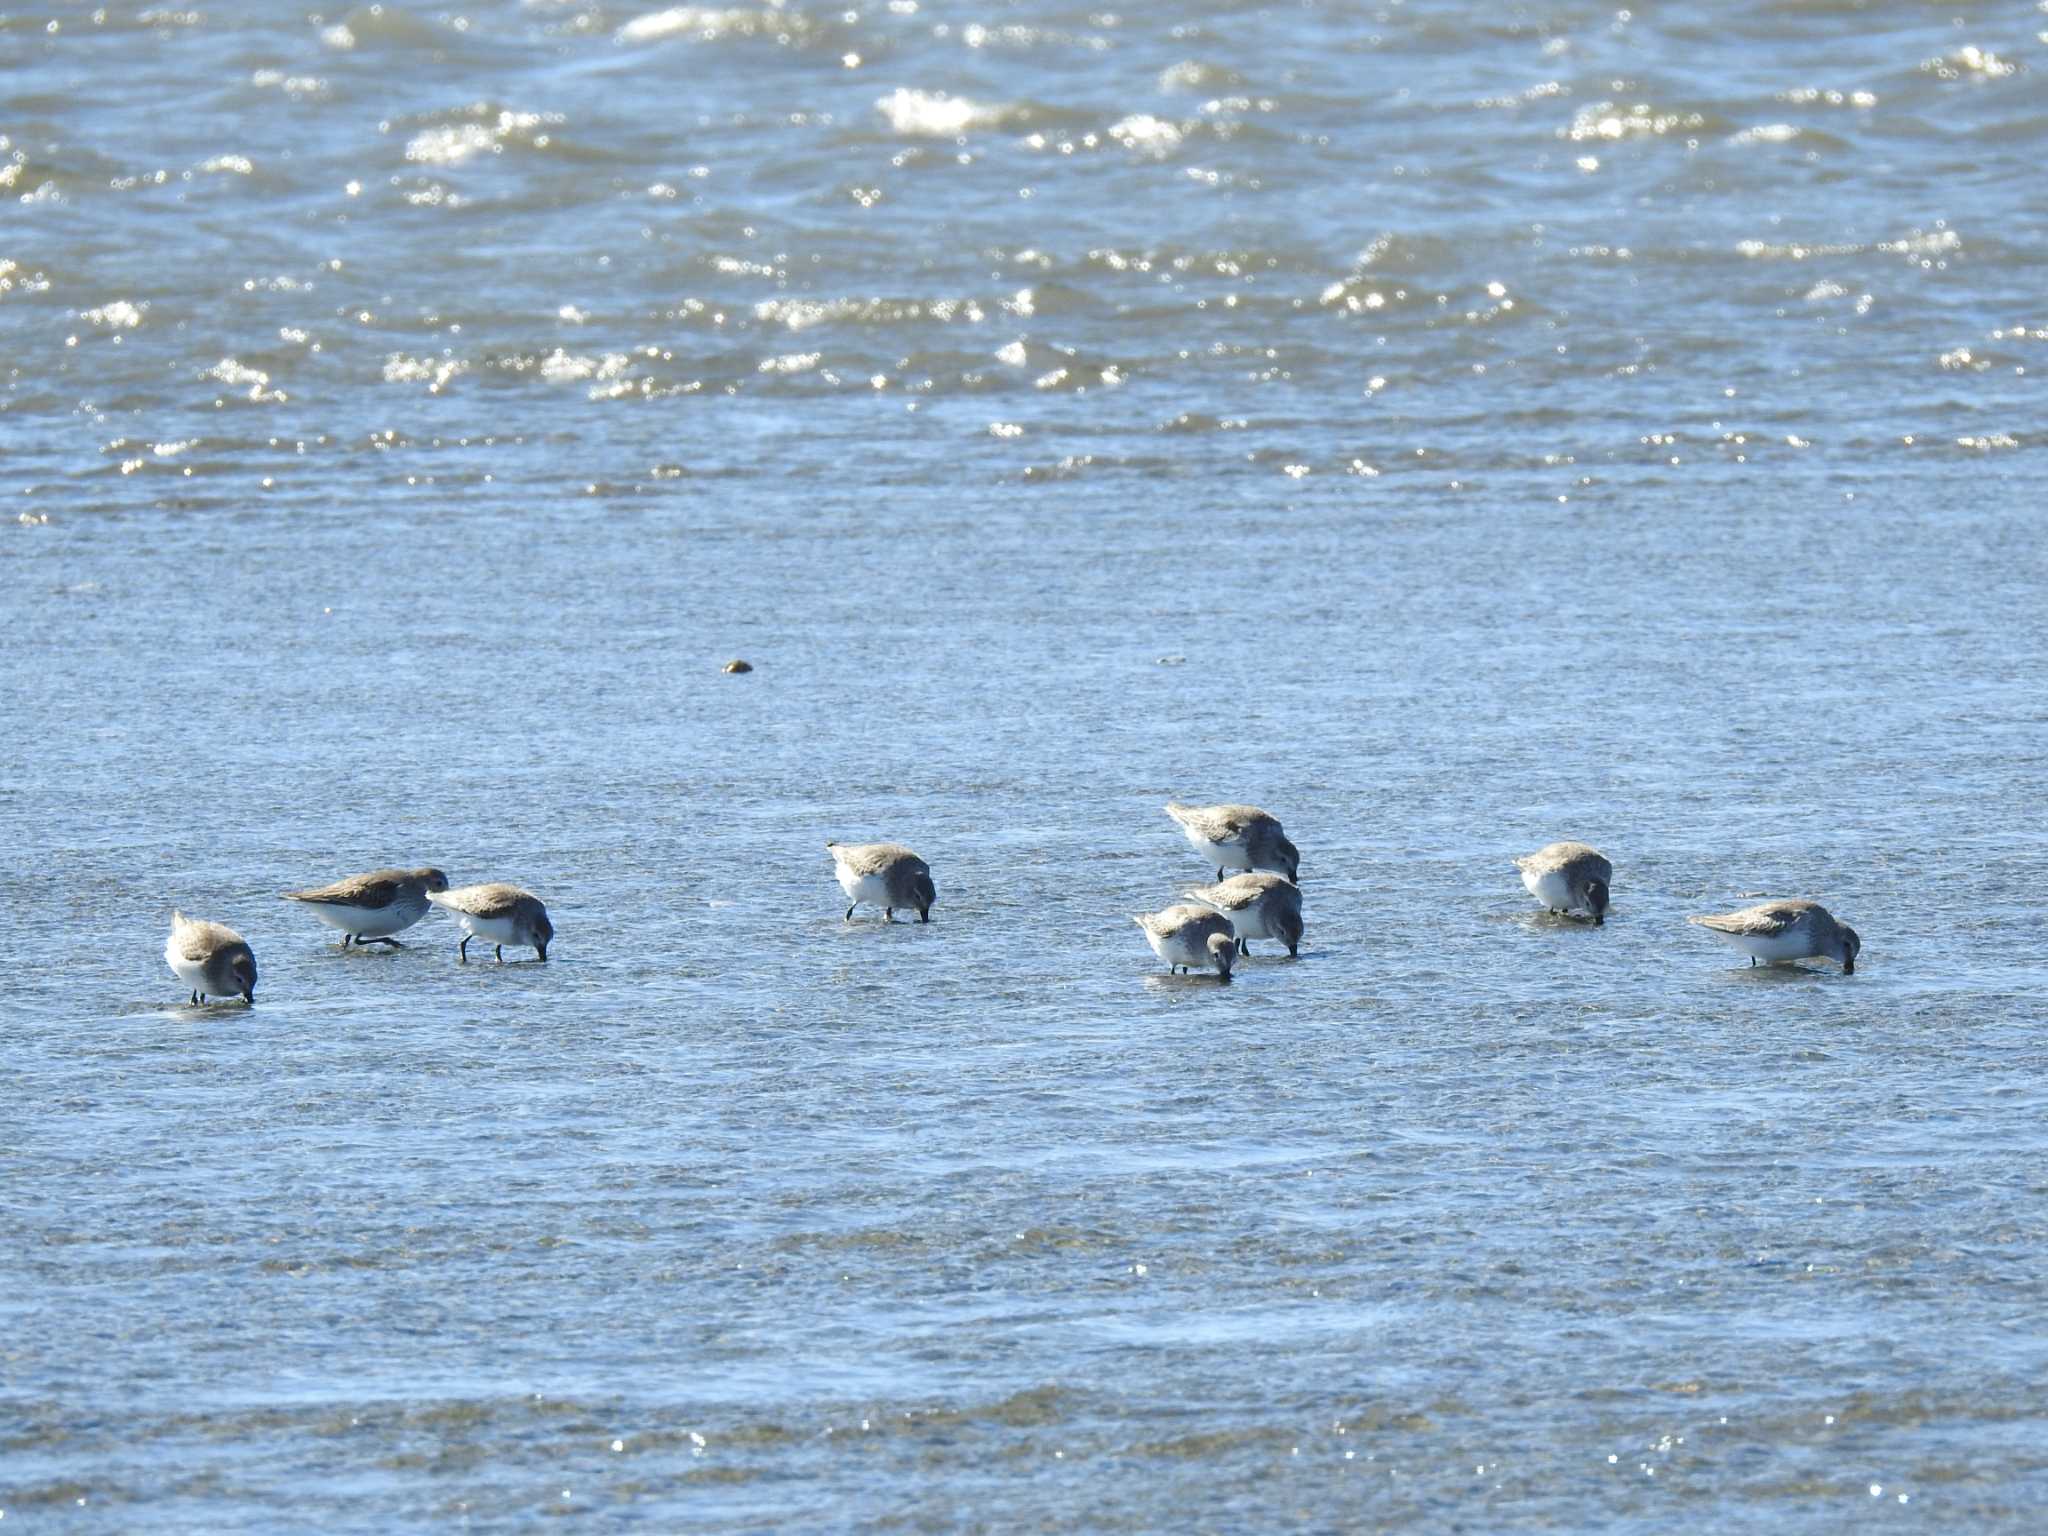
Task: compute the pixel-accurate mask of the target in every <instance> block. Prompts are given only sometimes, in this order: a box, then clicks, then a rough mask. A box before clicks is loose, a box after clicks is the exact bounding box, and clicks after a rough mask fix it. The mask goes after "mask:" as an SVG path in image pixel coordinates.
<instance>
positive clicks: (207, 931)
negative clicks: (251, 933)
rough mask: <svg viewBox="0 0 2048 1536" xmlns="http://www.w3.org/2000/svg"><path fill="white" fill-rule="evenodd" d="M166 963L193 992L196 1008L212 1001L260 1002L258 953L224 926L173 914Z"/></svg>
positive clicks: (165, 956) (165, 955) (237, 934)
mask: <svg viewBox="0 0 2048 1536" xmlns="http://www.w3.org/2000/svg"><path fill="white" fill-rule="evenodd" d="M164 963H165V964H166V965H168V966H169V967H170V968H171V969H172V970H173V971H175V972H176V973H177V977H178V980H180V981H182V982H183V983H185V985H186V986H188V987H190V988H191V989H192V1001H193V1002H194V1003H195V1004H197V1003H202V1002H204V1001H205V1000H206V999H207V998H209V997H239V998H240V999H241V1000H242V1001H243V1002H245V1003H251V1004H253V1003H254V1002H255V1001H256V956H255V953H254V952H253V951H252V950H251V949H250V948H249V946H248V944H247V943H246V942H245V941H244V940H243V938H242V936H241V935H240V934H239V933H237V932H235V930H234V929H232V928H228V927H225V926H223V925H222V924H220V923H202V922H197V921H195V920H193V919H192V918H189V917H187V916H186V915H185V914H184V913H182V912H176V911H174V912H172V913H171V936H170V937H169V938H168V939H166V940H165V941H164Z"/></svg>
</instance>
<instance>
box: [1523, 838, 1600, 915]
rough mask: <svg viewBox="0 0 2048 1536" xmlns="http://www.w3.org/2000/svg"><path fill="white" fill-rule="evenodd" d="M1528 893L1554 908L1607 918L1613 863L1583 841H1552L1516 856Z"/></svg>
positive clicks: (1556, 910)
mask: <svg viewBox="0 0 2048 1536" xmlns="http://www.w3.org/2000/svg"><path fill="white" fill-rule="evenodd" d="M1515 868H1517V869H1519V870H1520V871H1521V872H1522V884H1523V885H1525V886H1527V887H1528V889H1529V894H1530V895H1531V896H1534V897H1535V898H1536V899H1537V900H1538V901H1540V902H1542V903H1543V905H1544V906H1546V907H1548V908H1549V909H1550V910H1551V911H1553V912H1586V913H1590V914H1591V915H1592V918H1593V921H1594V922H1596V923H1604V922H1606V921H1607V895H1608V887H1609V886H1611V885H1612V884H1613V883H1614V866H1613V865H1612V864H1610V863H1608V862H1607V860H1606V858H1605V857H1604V856H1602V855H1601V853H1600V852H1599V850H1597V849H1594V848H1589V847H1587V846H1586V845H1585V844H1584V843H1551V844H1550V845H1548V846H1547V847H1543V848H1538V849H1537V850H1536V851H1535V852H1534V853H1525V854H1523V855H1522V857H1520V858H1519V859H1517V860H1515Z"/></svg>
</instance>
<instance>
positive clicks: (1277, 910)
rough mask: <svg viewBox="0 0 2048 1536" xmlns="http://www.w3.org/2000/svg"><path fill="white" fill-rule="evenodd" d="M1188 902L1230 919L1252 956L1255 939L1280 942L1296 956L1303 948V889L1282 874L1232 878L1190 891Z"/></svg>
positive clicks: (1243, 947)
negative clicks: (1213, 909) (1251, 941)
mask: <svg viewBox="0 0 2048 1536" xmlns="http://www.w3.org/2000/svg"><path fill="white" fill-rule="evenodd" d="M1188 899H1189V900H1191V901H1198V902H1200V903H1201V904H1202V905H1203V906H1205V907H1213V908H1215V909H1216V910H1217V911H1218V912H1221V913H1222V914H1223V915H1224V916H1225V917H1227V918H1229V919H1230V926H1231V928H1232V929H1233V930H1234V931H1235V932H1236V934H1237V947H1238V949H1239V951H1240V952H1241V953H1244V954H1247V955H1248V954H1250V953H1251V952H1252V950H1251V944H1250V942H1249V941H1250V940H1252V939H1278V940H1279V941H1280V942H1281V943H1283V944H1285V945H1286V946H1287V953H1288V954H1290V955H1292V954H1296V953H1298V952H1299V951H1300V948H1301V888H1300V887H1299V886H1297V885H1295V884H1294V883H1293V882H1292V881H1291V880H1287V879H1284V878H1283V877H1281V876H1279V875H1266V874H1258V875H1232V876H1231V877H1230V878H1229V879H1228V880H1225V881H1223V882H1222V883H1221V884H1218V885H1204V886H1201V887H1199V888H1197V889H1195V890H1192V891H1189V892H1188Z"/></svg>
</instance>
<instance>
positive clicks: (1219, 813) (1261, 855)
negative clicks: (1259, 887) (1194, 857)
mask: <svg viewBox="0 0 2048 1536" xmlns="http://www.w3.org/2000/svg"><path fill="white" fill-rule="evenodd" d="M1166 814H1167V815H1169V816H1171V817H1172V818H1173V819H1174V820H1175V821H1177V822H1179V823H1180V828H1181V830H1182V831H1183V832H1185V833H1187V835H1188V841H1189V842H1190V843H1193V844H1194V845H1195V852H1197V853H1199V854H1200V855H1201V856H1202V857H1203V858H1205V859H1207V860H1208V861H1209V862H1210V863H1211V864H1214V865H1215V866H1216V878H1217V879H1218V880H1221V879H1222V878H1223V871H1224V870H1226V869H1268V870H1272V871H1273V872H1274V873H1275V874H1281V875H1285V876H1286V877H1287V878H1288V879H1289V880H1291V881H1293V882H1294V883H1295V884H1296V885H1299V884H1301V855H1300V854H1299V853H1298V852H1296V851H1295V847H1294V844H1292V843H1290V842H1289V841H1287V834H1286V833H1285V832H1283V831H1281V830H1280V823H1279V822H1277V821H1275V820H1274V819H1273V818H1272V817H1271V816H1268V815H1267V814H1266V813H1265V812H1264V811H1262V810H1260V809H1259V808H1258V807H1257V806H1255V805H1181V804H1178V803H1175V802H1169V803H1168V804H1167V807H1166Z"/></svg>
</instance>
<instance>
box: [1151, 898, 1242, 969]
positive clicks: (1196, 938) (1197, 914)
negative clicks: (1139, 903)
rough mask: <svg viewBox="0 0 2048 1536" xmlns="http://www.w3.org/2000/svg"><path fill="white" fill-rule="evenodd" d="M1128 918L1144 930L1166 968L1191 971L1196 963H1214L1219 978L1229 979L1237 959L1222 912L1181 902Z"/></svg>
mask: <svg viewBox="0 0 2048 1536" xmlns="http://www.w3.org/2000/svg"><path fill="white" fill-rule="evenodd" d="M1131 921H1132V922H1134V923H1136V924H1137V925H1138V926H1139V927H1140V928H1142V929H1144V930H1145V942H1146V943H1147V944H1150V945H1151V946H1152V953H1153V954H1155V955H1157V956H1158V957H1159V958H1160V959H1162V960H1164V961H1165V962H1166V966H1167V969H1168V970H1174V969H1176V968H1184V969H1186V970H1188V971H1193V970H1194V968H1195V967H1196V966H1198V965H1213V966H1215V967H1216V974H1217V975H1218V976H1219V977H1220V978H1222V979H1223V980H1224V981H1228V980H1230V967H1231V964H1232V963H1233V962H1234V961H1235V960H1236V959H1237V935H1236V933H1235V932H1234V931H1233V930H1232V928H1231V926H1230V919H1229V918H1227V917H1225V916H1224V915H1223V914H1222V913H1221V912H1213V911H1211V910H1210V909H1209V908H1207V907H1198V906H1195V905H1193V904H1192V903H1182V904H1181V905H1179V906H1174V907H1168V908H1167V909H1166V910H1165V911H1164V912H1141V913H1139V914H1138V915H1137V916H1135V917H1133V918H1132V919H1131Z"/></svg>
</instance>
